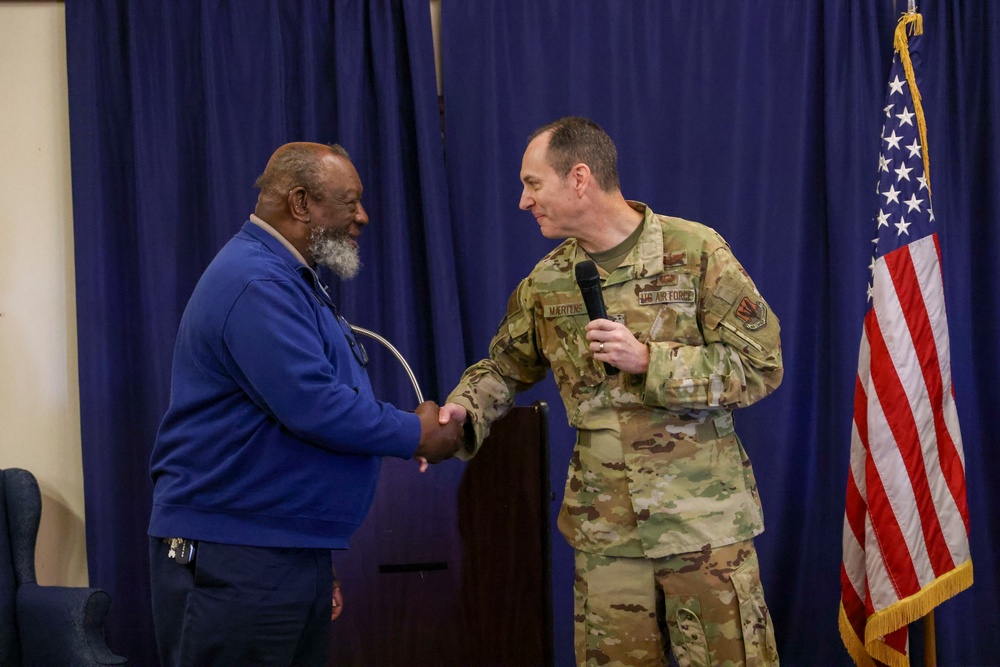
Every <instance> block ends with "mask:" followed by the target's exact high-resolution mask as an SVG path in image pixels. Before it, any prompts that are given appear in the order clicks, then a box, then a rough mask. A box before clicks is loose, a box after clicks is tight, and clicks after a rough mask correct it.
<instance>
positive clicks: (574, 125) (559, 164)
mask: <svg viewBox="0 0 1000 667" xmlns="http://www.w3.org/2000/svg"><path fill="white" fill-rule="evenodd" d="M546 132H551V133H552V134H551V135H550V136H549V150H548V155H547V159H548V162H549V164H550V165H552V168H553V169H555V170H556V173H558V174H559V175H560V176H562V177H565V176H566V174H568V173H569V170H570V169H572V168H573V165H575V164H579V163H581V162H582V163H583V164H585V165H587V166H588V167H590V173H592V174H593V175H594V178H595V179H597V184H598V185H599V186H601V189H602V190H604V191H605V192H616V191H618V190H620V189H621V182H620V181H619V179H618V149H617V148H615V142H614V141H612V140H611V137H610V136H608V133H607V132H605V131H604V130H603V129H602V128H601V126H600V125H598V124H597V123H595V122H594V121H592V120H590V119H589V118H583V117H581V116H565V117H563V118H560V119H559V120H554V121H552V122H551V123H549V124H548V125H545V126H543V127H540V128H538V129H537V130H535V131H534V132H533V133H532V135H531V136H530V137H528V143H531V141H532V140H534V139H535V138H536V137H538V136H539V135H542V134H544V133H546Z"/></svg>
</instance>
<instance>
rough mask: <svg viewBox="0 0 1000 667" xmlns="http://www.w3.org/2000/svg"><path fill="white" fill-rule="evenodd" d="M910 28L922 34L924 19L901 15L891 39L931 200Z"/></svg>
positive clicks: (925, 144) (927, 158) (925, 143)
mask: <svg viewBox="0 0 1000 667" xmlns="http://www.w3.org/2000/svg"><path fill="white" fill-rule="evenodd" d="M907 26H909V27H910V33H911V34H913V35H922V34H924V17H923V16H922V15H920V14H917V13H915V12H914V13H912V14H910V13H906V14H903V16H902V17H900V19H899V23H898V24H896V33H895V35H894V37H893V46H894V47H895V48H896V51H897V52H898V53H899V60H900V61H901V62H902V64H903V70H904V71H905V72H906V81H907V83H908V84H909V85H910V93H911V94H912V96H913V111H914V113H916V115H917V128H918V130H919V131H920V143H921V145H922V146H923V156H924V177H925V178H926V179H927V198H928V199H930V198H931V158H930V151H929V150H928V149H927V122H926V121H925V120H924V105H923V104H921V99H920V91H919V90H918V89H917V76H916V75H915V74H914V73H913V61H912V60H910V46H909V41H908V38H907V36H906V28H907Z"/></svg>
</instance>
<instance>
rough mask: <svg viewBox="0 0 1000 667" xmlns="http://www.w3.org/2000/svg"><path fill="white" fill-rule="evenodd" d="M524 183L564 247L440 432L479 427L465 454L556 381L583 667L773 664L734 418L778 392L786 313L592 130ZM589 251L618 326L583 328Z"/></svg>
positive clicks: (540, 139)
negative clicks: (564, 429)
mask: <svg viewBox="0 0 1000 667" xmlns="http://www.w3.org/2000/svg"><path fill="white" fill-rule="evenodd" d="M521 180H522V181H523V183H524V190H523V192H522V195H521V201H520V207H521V208H522V209H524V210H528V211H531V212H532V213H533V214H534V216H535V218H536V220H537V221H538V224H539V226H540V228H541V232H542V234H543V235H545V236H546V237H548V238H564V239H566V241H565V242H564V243H562V244H561V245H560V246H558V247H557V248H556V249H555V250H553V251H552V252H551V253H549V254H548V255H547V256H546V257H544V258H543V259H542V260H541V261H540V262H539V263H538V265H537V266H536V267H535V269H534V270H533V271H532V272H531V273H530V274H529V275H528V277H527V278H525V279H524V280H523V281H521V283H520V284H519V285H518V287H517V289H516V290H515V291H514V294H513V295H512V296H511V298H510V301H509V303H508V306H507V314H506V316H505V317H504V319H503V321H502V322H501V324H500V327H499V330H498V331H497V333H496V336H495V337H494V338H493V342H492V344H491V346H490V356H489V358H488V359H484V360H483V361H480V362H479V363H477V364H475V365H474V366H472V367H470V368H469V369H468V370H467V371H466V372H465V374H464V375H463V376H462V379H461V382H460V383H459V385H458V387H457V388H456V389H455V391H454V392H452V394H451V395H450V396H449V398H448V403H447V404H446V405H445V406H444V407H442V409H441V415H440V418H441V421H442V422H443V423H444V422H447V421H449V420H462V421H465V420H466V419H468V422H467V423H468V425H469V426H471V429H472V430H473V431H474V433H475V438H474V440H475V442H470V443H469V451H467V452H465V453H464V456H465V457H466V458H467V457H468V456H471V455H472V454H473V453H474V452H475V450H476V449H477V448H478V447H479V446H480V445H481V443H482V441H483V439H484V438H485V437H486V435H487V433H488V431H489V427H490V424H491V423H492V422H493V421H494V420H496V419H498V418H500V417H501V416H503V415H504V414H505V413H506V412H507V411H508V410H509V409H510V407H511V406H512V405H513V402H514V398H515V395H516V394H517V393H518V392H520V391H521V390H523V389H526V388H527V387H529V386H530V385H533V384H534V383H536V382H539V381H540V380H542V379H543V378H544V377H545V375H546V374H547V372H548V370H549V368H551V369H552V372H553V375H554V376H555V380H556V383H557V384H558V386H559V392H560V395H561V396H562V399H563V401H564V402H565V404H566V413H567V415H568V417H569V421H570V424H571V425H572V426H574V427H575V428H576V429H577V441H576V447H575V449H574V451H573V456H572V459H571V461H570V469H569V475H568V479H567V482H566V491H565V499H564V502H563V506H562V509H561V512H560V515H559V529H560V531H561V532H562V533H563V535H564V536H565V537H566V539H567V540H568V541H569V543H570V544H571V545H572V546H573V548H574V550H575V559H576V579H575V582H576V583H575V621H576V633H575V645H576V656H577V662H578V663H579V664H580V665H584V664H586V665H621V666H627V667H637V666H640V665H664V664H666V661H667V655H666V653H667V651H668V650H672V651H673V654H674V657H675V658H676V660H677V662H678V663H679V664H680V665H682V666H685V665H774V664H777V663H778V656H777V651H776V648H775V643H774V633H773V629H772V625H771V618H770V615H769V614H768V611H767V606H766V604H765V602H764V595H763V590H762V587H761V584H760V577H759V568H758V564H757V555H756V552H755V550H754V546H753V538H754V536H756V535H758V534H760V533H761V531H763V529H764V526H763V518H762V514H761V505H760V499H759V497H758V495H757V485H756V482H755V480H754V475H753V470H752V468H751V467H750V460H749V458H748V457H747V454H746V452H745V451H744V449H743V446H742V445H741V444H740V441H739V438H737V436H736V433H735V431H734V429H733V416H732V410H733V409H734V408H737V407H742V406H746V405H750V404H751V403H754V402H756V401H758V400H760V399H761V398H763V397H765V396H767V395H768V394H769V393H771V392H772V391H774V389H775V388H777V386H778V384H779V383H780V382H781V376H782V364H781V348H780V343H779V334H778V332H779V326H778V320H777V318H776V317H775V316H774V314H773V313H772V312H771V309H770V308H769V307H768V306H767V304H766V303H765V302H764V300H763V298H762V297H761V296H760V294H759V293H758V292H757V289H756V287H755V286H754V283H753V281H752V280H751V279H750V277H749V276H748V275H747V273H746V271H744V270H743V267H742V266H741V265H740V263H739V262H738V261H737V260H736V258H735V257H733V255H732V253H731V252H730V249H729V246H728V245H727V244H726V242H725V241H724V240H723V239H722V238H721V237H720V236H719V235H718V234H717V233H715V232H714V231H713V230H711V229H709V228H707V227H705V226H703V225H699V224H697V223H693V222H688V221H686V220H681V219H679V218H671V217H666V216H661V215H656V214H654V213H653V212H652V211H651V210H650V209H649V208H648V207H647V206H645V205H644V204H641V203H638V202H630V201H626V200H625V199H624V197H623V196H622V194H621V191H620V186H619V182H618V174H617V153H616V150H615V146H614V143H613V142H612V141H611V138H610V137H609V136H608V135H607V134H606V133H605V132H604V131H603V130H602V129H601V128H600V127H598V126H597V125H596V124H594V123H593V122H591V121H589V120H586V119H583V118H563V119H560V120H558V121H555V122H554V123H551V124H549V125H547V126H545V127H543V128H541V129H540V130H538V131H537V132H536V133H535V134H534V135H533V136H532V138H531V139H530V141H529V143H528V147H527V149H526V150H525V153H524V158H523V162H522V167H521ZM587 259H593V260H594V261H595V262H596V263H597V265H598V266H599V267H600V276H601V278H602V282H603V288H602V291H603V296H604V301H605V304H606V307H607V311H608V319H597V320H593V321H590V320H589V318H588V316H587V311H586V308H585V306H584V302H583V298H582V295H581V291H580V289H579V287H578V285H577V283H576V276H575V266H576V264H577V263H578V262H581V261H584V260H587ZM605 363H607V364H610V365H612V366H615V367H617V368H618V369H620V370H621V372H620V373H618V374H617V375H608V374H606V372H605V368H604V364H605ZM470 440H471V438H470Z"/></svg>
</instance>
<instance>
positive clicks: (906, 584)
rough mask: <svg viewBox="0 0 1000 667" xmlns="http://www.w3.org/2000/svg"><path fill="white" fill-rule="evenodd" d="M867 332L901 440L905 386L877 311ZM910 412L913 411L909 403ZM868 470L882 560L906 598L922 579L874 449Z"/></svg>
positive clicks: (882, 399)
mask: <svg viewBox="0 0 1000 667" xmlns="http://www.w3.org/2000/svg"><path fill="white" fill-rule="evenodd" d="M865 335H867V336H868V343H869V345H870V347H871V361H870V366H871V378H872V383H873V384H874V385H875V393H876V394H877V396H878V402H879V406H880V407H881V410H882V413H883V414H884V415H885V418H886V420H887V421H888V422H889V426H890V431H892V433H893V436H894V437H895V439H896V442H897V443H898V442H899V436H898V435H897V434H896V432H895V429H894V428H892V426H893V417H897V418H898V413H899V412H900V410H898V409H897V410H894V409H893V406H894V405H896V406H898V405H899V395H898V394H899V392H900V390H901V386H900V384H899V378H898V377H896V369H895V368H894V367H893V365H892V360H891V359H890V358H889V351H888V349H887V348H886V346H885V340H884V339H883V338H882V331H881V330H880V329H879V327H878V320H877V319H876V317H875V311H874V310H869V311H868V313H867V314H866V315H865ZM890 374H891V377H892V378H894V379H895V382H894V383H888V384H891V385H892V388H893V389H894V391H891V390H890V388H889V387H886V386H885V385H886V384H887V382H886V380H885V379H884V378H886V376H887V375H890ZM902 400H903V403H904V404H905V403H906V396H905V395H904V396H903V397H902ZM887 407H888V408H889V410H888V411H887V410H886V408H887ZM906 412H907V414H909V406H908V405H907V410H906ZM910 421H911V423H912V415H911V416H910ZM905 458H906V457H905V456H904V459H905ZM907 467H909V466H907ZM865 473H866V474H865V480H866V482H867V484H868V513H869V515H870V516H871V518H872V530H873V531H874V533H875V537H876V539H877V540H878V543H879V548H880V550H881V551H882V560H883V561H884V562H885V569H886V572H887V573H888V574H889V578H890V579H891V581H892V585H893V588H894V589H895V591H896V596H897V597H898V598H900V599H902V598H904V597H906V596H908V595H911V594H912V593H914V592H916V591H918V590H920V582H919V579H918V578H917V572H916V570H915V569H914V565H913V561H912V560H911V558H910V550H909V548H908V546H907V544H906V539H905V538H904V537H903V531H902V530H901V529H900V527H899V523H898V522H897V521H896V514H895V512H894V511H893V508H892V505H891V504H890V503H889V498H888V496H887V494H886V491H885V486H883V484H882V478H881V477H880V476H879V472H878V468H876V467H875V461H874V460H873V458H872V456H871V453H870V450H869V456H868V459H867V461H866V464H865ZM925 481H926V480H925ZM935 519H936V515H935Z"/></svg>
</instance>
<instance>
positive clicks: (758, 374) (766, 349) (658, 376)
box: [643, 246, 783, 409]
mask: <svg viewBox="0 0 1000 667" xmlns="http://www.w3.org/2000/svg"><path fill="white" fill-rule="evenodd" d="M698 324H699V326H700V327H701V331H702V336H703V338H704V344H703V345H683V344H680V343H676V342H655V343H650V344H649V353H650V354H649V370H648V371H647V374H646V386H645V393H644V396H643V402H644V403H645V404H646V405H651V406H657V407H665V408H670V409H714V408H720V407H721V408H727V409H732V408H736V407H745V406H747V405H751V404H752V403H756V402H757V401H759V400H760V399H762V398H764V397H765V396H767V395H768V394H770V393H771V392H772V391H774V390H775V389H777V388H778V385H779V384H781V377H782V373H783V367H782V361H781V340H780V326H779V323H778V318H777V317H776V316H775V315H774V313H773V312H772V311H771V309H770V307H769V306H768V305H767V303H766V302H765V301H764V299H763V298H762V297H761V295H760V293H759V292H758V291H757V288H756V286H755V285H754V283H753V281H752V280H751V279H750V276H748V275H747V273H746V271H744V269H743V267H742V266H741V265H740V263H739V262H738V261H737V260H736V258H735V257H733V255H732V253H731V252H730V251H729V249H728V247H725V246H723V247H720V248H718V249H716V250H715V251H714V252H712V254H711V255H709V256H708V258H707V261H706V263H705V266H704V271H703V275H702V291H701V294H700V298H699V302H698Z"/></svg>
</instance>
